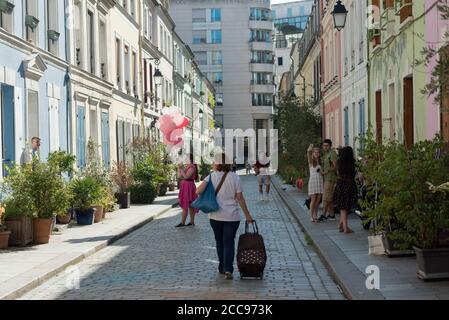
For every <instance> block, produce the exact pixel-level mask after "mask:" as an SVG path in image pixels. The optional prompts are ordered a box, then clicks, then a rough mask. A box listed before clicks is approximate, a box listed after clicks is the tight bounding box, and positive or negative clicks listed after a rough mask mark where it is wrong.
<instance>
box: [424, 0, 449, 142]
mask: <svg viewBox="0 0 449 320" xmlns="http://www.w3.org/2000/svg"><path fill="white" fill-rule="evenodd" d="M438 2H440V1H438V0H426V2H425V9H426V11H427V10H430V11H429V12H428V13H427V14H426V17H425V19H426V21H425V28H426V37H425V39H426V42H427V43H428V45H429V46H431V47H433V48H434V49H439V48H441V46H442V45H443V46H444V45H445V49H443V50H445V52H446V54H445V55H446V57H443V58H445V59H449V45H448V43H447V40H446V39H445V34H446V32H449V21H448V20H443V19H442V17H441V14H440V12H439V10H438V8H437V5H436V4H437V3H438ZM439 58H440V57H434V59H433V60H432V61H431V63H430V64H429V66H428V70H427V83H428V82H429V81H430V78H431V73H432V70H433V69H434V68H435V65H436V61H437V59H439ZM444 109H446V110H449V92H448V90H446V91H445V92H443V99H442V101H441V104H440V105H438V104H437V103H435V101H434V97H428V98H427V120H426V121H427V123H426V128H427V138H428V139H433V138H434V137H435V135H436V134H437V133H441V134H442V136H443V137H444V139H445V140H446V141H448V142H449V112H444Z"/></svg>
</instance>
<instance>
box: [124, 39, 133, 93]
mask: <svg viewBox="0 0 449 320" xmlns="http://www.w3.org/2000/svg"><path fill="white" fill-rule="evenodd" d="M124 56H125V59H124V60H125V90H126V93H127V94H131V87H130V85H131V84H130V80H131V65H130V63H131V61H130V60H131V59H130V52H129V47H128V46H125V55H124Z"/></svg>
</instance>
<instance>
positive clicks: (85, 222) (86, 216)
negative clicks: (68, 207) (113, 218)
mask: <svg viewBox="0 0 449 320" xmlns="http://www.w3.org/2000/svg"><path fill="white" fill-rule="evenodd" d="M95 211H96V210H95V209H94V208H89V209H88V210H87V211H86V212H83V211H81V210H75V213H76V223H77V224H78V225H80V226H90V225H92V224H94V218H95Z"/></svg>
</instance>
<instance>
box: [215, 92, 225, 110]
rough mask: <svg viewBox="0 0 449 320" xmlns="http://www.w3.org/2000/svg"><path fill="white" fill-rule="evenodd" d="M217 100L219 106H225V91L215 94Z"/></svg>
mask: <svg viewBox="0 0 449 320" xmlns="http://www.w3.org/2000/svg"><path fill="white" fill-rule="evenodd" d="M215 102H216V103H217V107H223V93H217V94H216V95H215Z"/></svg>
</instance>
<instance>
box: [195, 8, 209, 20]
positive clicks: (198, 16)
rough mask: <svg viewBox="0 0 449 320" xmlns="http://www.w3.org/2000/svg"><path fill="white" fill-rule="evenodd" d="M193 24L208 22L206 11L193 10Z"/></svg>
mask: <svg viewBox="0 0 449 320" xmlns="http://www.w3.org/2000/svg"><path fill="white" fill-rule="evenodd" d="M192 22H206V9H193V11H192Z"/></svg>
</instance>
